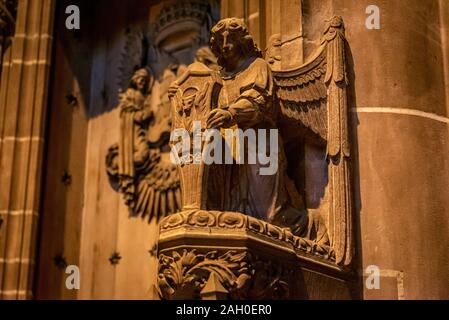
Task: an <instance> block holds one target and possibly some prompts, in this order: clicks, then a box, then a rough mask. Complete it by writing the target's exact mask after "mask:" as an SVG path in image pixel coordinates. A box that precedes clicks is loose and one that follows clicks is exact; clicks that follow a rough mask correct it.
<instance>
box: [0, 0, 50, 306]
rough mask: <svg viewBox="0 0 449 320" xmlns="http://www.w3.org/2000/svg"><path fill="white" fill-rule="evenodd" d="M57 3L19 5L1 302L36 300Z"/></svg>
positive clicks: (5, 145) (6, 77) (2, 200)
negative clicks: (50, 78) (40, 205)
mask: <svg viewBox="0 0 449 320" xmlns="http://www.w3.org/2000/svg"><path fill="white" fill-rule="evenodd" d="M54 3H55V1H53V0H40V1H35V0H21V1H19V5H18V13H17V23H16V34H15V37H14V39H13V43H12V46H11V51H10V53H9V54H10V56H11V59H10V61H9V62H8V63H6V64H4V66H3V72H2V82H1V84H2V86H1V89H0V185H1V192H0V214H1V216H2V218H3V220H4V221H3V226H2V228H1V229H0V298H2V299H29V298H32V284H33V270H34V265H35V248H36V240H37V226H38V217H39V202H40V201H39V200H40V191H41V190H40V189H41V170H42V159H43V150H44V131H45V117H46V108H47V95H48V90H49V88H48V78H49V72H50V63H51V43H52V33H53V15H54Z"/></svg>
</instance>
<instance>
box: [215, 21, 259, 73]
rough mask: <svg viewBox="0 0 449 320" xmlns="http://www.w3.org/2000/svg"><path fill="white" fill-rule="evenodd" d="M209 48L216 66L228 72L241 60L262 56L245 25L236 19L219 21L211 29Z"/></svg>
mask: <svg viewBox="0 0 449 320" xmlns="http://www.w3.org/2000/svg"><path fill="white" fill-rule="evenodd" d="M210 48H211V50H212V52H213V53H214V55H215V56H216V57H217V58H218V64H219V65H220V66H221V67H223V68H225V69H227V70H228V71H230V69H232V68H233V67H235V66H237V65H238V62H239V61H241V60H242V59H243V60H245V59H247V58H250V57H261V56H262V53H261V51H260V49H259V48H258V47H257V45H256V43H255V42H254V39H253V37H251V35H250V34H249V31H248V28H247V27H246V25H245V23H244V22H243V20H241V19H238V18H226V19H223V20H220V21H219V22H218V23H217V24H216V25H215V26H214V27H213V28H212V30H211V38H210Z"/></svg>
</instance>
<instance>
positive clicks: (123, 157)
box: [118, 88, 149, 193]
mask: <svg viewBox="0 0 449 320" xmlns="http://www.w3.org/2000/svg"><path fill="white" fill-rule="evenodd" d="M120 100H121V101H120V139H119V159H118V167H119V175H120V176H121V177H122V180H123V182H122V189H125V190H124V191H125V192H126V193H133V192H134V185H133V183H134V178H135V174H136V173H135V168H136V166H139V165H140V164H141V163H142V162H144V159H145V158H146V156H145V154H146V153H147V150H146V149H147V148H145V130H144V129H143V127H142V125H141V123H140V122H141V121H145V120H146V118H148V116H149V115H148V114H147V113H148V112H146V110H144V109H145V108H144V105H145V96H144V95H143V94H142V93H141V92H140V91H138V90H135V89H133V88H129V89H128V90H127V91H126V92H125V93H124V94H123V95H122V96H121V99H120ZM138 113H140V114H141V117H140V120H137V119H136V114H138Z"/></svg>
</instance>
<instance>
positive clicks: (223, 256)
mask: <svg viewBox="0 0 449 320" xmlns="http://www.w3.org/2000/svg"><path fill="white" fill-rule="evenodd" d="M158 257H159V271H158V289H159V294H160V296H161V298H163V299H295V298H297V297H301V296H302V295H303V293H302V292H301V290H303V289H302V288H301V287H302V285H301V283H300V282H301V272H300V271H301V269H302V268H309V269H313V270H322V271H323V273H324V274H333V275H334V276H337V277H338V276H339V275H343V274H345V273H346V270H345V269H341V268H339V267H338V266H336V265H335V263H334V260H335V258H334V252H333V250H332V249H331V248H330V247H328V246H320V245H318V244H317V243H315V242H313V241H311V240H307V239H304V238H300V237H297V236H294V235H293V234H292V233H291V232H290V231H289V230H288V229H283V228H280V227H277V226H274V225H271V224H269V223H266V222H264V221H260V220H258V219H255V218H252V217H250V216H246V215H243V214H240V213H236V212H220V211H205V210H189V211H183V212H181V213H178V214H174V215H171V216H169V217H167V218H165V219H164V220H163V221H162V222H161V226H160V236H159V254H158Z"/></svg>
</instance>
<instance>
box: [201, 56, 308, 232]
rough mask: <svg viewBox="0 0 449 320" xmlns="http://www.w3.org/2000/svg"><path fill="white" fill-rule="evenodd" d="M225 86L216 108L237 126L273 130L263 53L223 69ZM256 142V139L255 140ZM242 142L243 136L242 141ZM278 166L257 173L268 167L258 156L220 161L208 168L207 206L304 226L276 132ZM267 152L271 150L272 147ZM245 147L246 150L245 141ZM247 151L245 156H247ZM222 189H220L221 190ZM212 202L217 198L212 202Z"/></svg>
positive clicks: (270, 85)
mask: <svg viewBox="0 0 449 320" xmlns="http://www.w3.org/2000/svg"><path fill="white" fill-rule="evenodd" d="M221 77H222V80H223V88H222V90H221V93H220V97H219V108H223V109H227V110H229V111H230V112H231V114H232V115H233V123H234V124H236V125H237V126H238V127H239V128H240V129H242V130H246V129H255V130H256V135H257V130H258V129H265V130H267V144H268V146H267V149H270V148H273V146H269V143H270V142H269V141H270V139H269V138H268V137H269V130H270V129H276V117H277V110H276V105H275V103H274V82H273V78H272V74H271V69H270V66H269V65H268V63H267V62H266V61H265V60H263V59H261V58H250V59H248V60H247V61H246V62H245V63H243V65H242V66H241V68H240V70H237V72H234V73H233V74H224V73H222V74H221ZM259 142H260V141H259ZM240 143H242V141H241V142H240ZM277 144H278V156H277V161H278V170H277V172H276V173H275V174H274V175H260V174H259V172H260V168H262V167H266V166H267V165H262V164H260V163H259V160H258V159H257V162H256V164H248V163H247V161H246V162H245V163H244V164H233V165H221V166H215V167H214V168H213V169H212V170H211V171H210V178H209V181H211V183H212V185H210V186H209V196H208V198H209V199H211V200H212V201H210V203H211V207H212V208H211V209H218V208H219V207H221V209H223V207H224V210H226V211H237V212H241V213H244V214H247V215H250V216H253V217H256V218H258V219H262V220H265V221H269V222H271V223H274V224H278V225H282V226H285V227H290V226H291V224H298V223H300V224H301V226H297V227H296V228H297V229H298V228H300V229H302V228H303V224H305V223H306V222H305V221H304V214H303V213H304V212H303V211H301V210H297V209H294V208H293V206H292V203H294V204H295V207H301V206H302V205H303V204H302V199H301V197H300V196H299V194H298V192H297V191H296V189H295V188H294V187H293V188H291V187H290V185H291V180H289V179H288V177H287V175H286V158H285V153H284V150H283V143H282V140H281V137H280V135H278V140H277ZM270 151H271V150H270ZM245 152H248V149H247V145H245ZM246 156H247V155H245V159H247V157H246ZM220 189H223V190H224V191H223V192H221V193H219V191H217V190H220ZM214 202H215V203H214Z"/></svg>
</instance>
